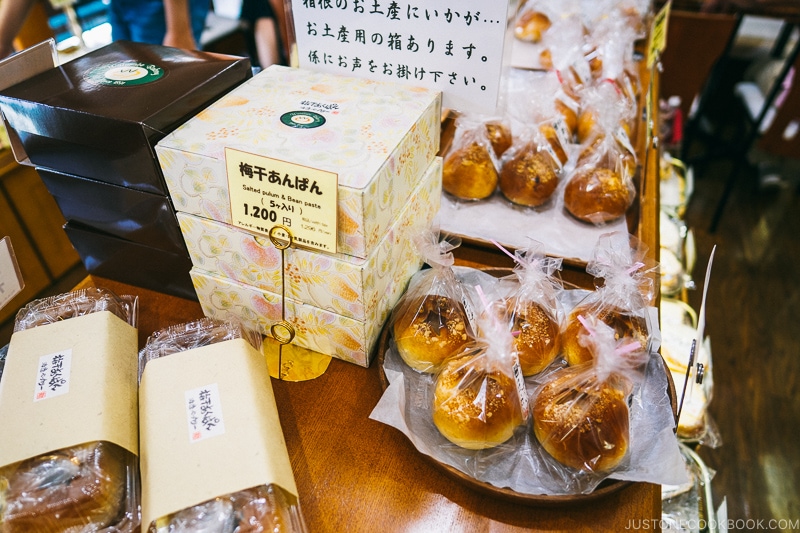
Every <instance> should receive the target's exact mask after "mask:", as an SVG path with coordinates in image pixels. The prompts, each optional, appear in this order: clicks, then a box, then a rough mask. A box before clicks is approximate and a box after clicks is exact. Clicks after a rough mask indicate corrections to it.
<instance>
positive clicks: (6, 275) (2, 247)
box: [0, 237, 25, 309]
mask: <svg viewBox="0 0 800 533" xmlns="http://www.w3.org/2000/svg"><path fill="white" fill-rule="evenodd" d="M24 287H25V283H24V282H23V281H22V274H21V273H20V271H19V265H17V258H16V257H15V256H14V248H12V247H11V238H10V237H4V238H3V239H0V309H2V308H3V307H5V306H6V304H7V303H8V302H10V301H11V299H12V298H14V296H16V295H17V294H19V293H20V292H22V289H23V288H24Z"/></svg>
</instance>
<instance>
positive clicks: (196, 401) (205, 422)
mask: <svg viewBox="0 0 800 533" xmlns="http://www.w3.org/2000/svg"><path fill="white" fill-rule="evenodd" d="M185 396H186V421H187V422H188V424H189V442H198V441H201V440H203V439H207V438H210V437H215V436H217V435H222V434H224V433H225V421H224V420H223V418H222V401H221V400H220V397H219V387H218V386H217V384H216V383H212V384H211V385H206V386H205V387H198V388H196V389H192V390H187V391H186V393H185Z"/></svg>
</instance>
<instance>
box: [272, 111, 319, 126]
mask: <svg viewBox="0 0 800 533" xmlns="http://www.w3.org/2000/svg"><path fill="white" fill-rule="evenodd" d="M281 122H282V123H284V124H285V125H287V126H289V127H292V128H302V129H309V128H319V127H320V126H322V125H323V124H325V117H323V116H322V115H320V114H319V113H313V112H311V111H289V112H288V113H284V114H283V115H281Z"/></svg>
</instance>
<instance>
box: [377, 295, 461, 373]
mask: <svg viewBox="0 0 800 533" xmlns="http://www.w3.org/2000/svg"><path fill="white" fill-rule="evenodd" d="M403 310H404V311H405V312H400V313H399V314H398V318H397V320H396V321H395V323H394V328H393V330H394V336H395V343H396V345H397V351H398V352H399V353H400V356H401V357H402V358H403V360H404V361H405V362H406V364H408V366H410V367H411V368H413V369H415V370H419V371H420V372H430V371H433V370H435V369H436V368H438V367H439V365H440V364H441V363H442V361H444V359H445V358H446V357H447V356H449V355H451V354H453V353H455V352H457V351H458V350H459V349H461V347H462V346H464V344H466V343H467V342H468V341H470V340H471V339H472V335H471V334H470V328H469V323H468V321H467V314H466V311H465V310H464V306H463V305H462V304H461V302H459V301H457V300H455V299H453V298H450V297H449V296H445V295H435V294H423V295H419V296H417V297H415V298H413V299H408V300H407V301H406V302H403Z"/></svg>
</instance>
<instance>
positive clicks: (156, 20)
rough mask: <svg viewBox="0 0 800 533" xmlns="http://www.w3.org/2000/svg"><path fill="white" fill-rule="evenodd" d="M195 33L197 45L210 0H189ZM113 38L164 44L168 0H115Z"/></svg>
mask: <svg viewBox="0 0 800 533" xmlns="http://www.w3.org/2000/svg"><path fill="white" fill-rule="evenodd" d="M189 9H190V11H191V19H192V33H193V34H194V40H195V42H196V43H197V46H198V47H199V46H200V36H201V35H202V33H203V27H204V26H205V22H206V15H207V14H208V11H209V0H189ZM108 15H109V16H108V20H109V22H110V23H111V39H112V40H113V41H119V40H126V41H135V42H140V43H150V44H162V43H163V42H164V35H165V34H166V33H167V23H166V19H165V17H164V0H111V3H110V6H109V10H108Z"/></svg>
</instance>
